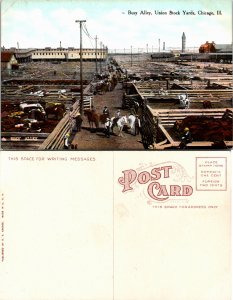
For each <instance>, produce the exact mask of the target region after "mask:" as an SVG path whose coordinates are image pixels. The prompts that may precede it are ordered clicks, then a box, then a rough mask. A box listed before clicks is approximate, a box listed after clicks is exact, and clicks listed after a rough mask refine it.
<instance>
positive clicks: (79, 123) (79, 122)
mask: <svg viewBox="0 0 233 300" xmlns="http://www.w3.org/2000/svg"><path fill="white" fill-rule="evenodd" d="M74 119H75V122H76V128H77V132H80V131H81V126H82V122H83V119H82V117H81V115H80V113H79V112H78V113H76V115H75V117H74Z"/></svg>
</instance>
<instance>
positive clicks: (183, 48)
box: [181, 32, 186, 52]
mask: <svg viewBox="0 0 233 300" xmlns="http://www.w3.org/2000/svg"><path fill="white" fill-rule="evenodd" d="M185 47H186V36H185V34H184V32H183V34H182V50H181V51H182V52H185Z"/></svg>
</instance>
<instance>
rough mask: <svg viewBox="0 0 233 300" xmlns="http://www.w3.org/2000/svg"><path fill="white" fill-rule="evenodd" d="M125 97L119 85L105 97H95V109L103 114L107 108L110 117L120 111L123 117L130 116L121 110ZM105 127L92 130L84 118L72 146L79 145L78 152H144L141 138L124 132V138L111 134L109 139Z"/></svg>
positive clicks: (73, 138) (126, 111)
mask: <svg viewBox="0 0 233 300" xmlns="http://www.w3.org/2000/svg"><path fill="white" fill-rule="evenodd" d="M122 95H123V89H122V84H121V83H118V84H117V86H116V87H115V89H114V90H113V91H111V92H107V93H106V94H104V95H95V96H94V107H95V109H96V111H97V113H99V114H102V111H103V108H104V106H107V107H108V109H109V112H110V116H111V117H113V116H114V115H115V112H116V111H117V110H118V109H120V111H121V115H122V116H123V115H126V114H128V115H129V113H130V112H129V111H128V110H123V109H122V108H121V99H122ZM103 127H104V126H103V125H102V124H100V128H99V129H97V130H91V129H90V127H89V123H88V121H87V118H86V117H85V116H83V123H82V130H81V132H76V133H74V135H73V137H72V138H71V139H72V144H73V145H77V149H78V150H144V147H143V145H142V143H141V136H140V135H137V136H134V135H131V134H130V133H127V132H123V137H121V136H118V135H117V132H116V134H111V136H110V138H107V137H106V136H105V134H104V132H103Z"/></svg>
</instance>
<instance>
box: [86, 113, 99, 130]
mask: <svg viewBox="0 0 233 300" xmlns="http://www.w3.org/2000/svg"><path fill="white" fill-rule="evenodd" d="M84 116H86V117H87V119H88V122H89V126H90V128H93V127H94V124H95V127H96V128H98V127H99V115H98V114H97V113H96V112H95V111H93V110H91V109H85V110H84Z"/></svg>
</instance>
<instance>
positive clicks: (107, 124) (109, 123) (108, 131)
mask: <svg viewBox="0 0 233 300" xmlns="http://www.w3.org/2000/svg"><path fill="white" fill-rule="evenodd" d="M104 126H105V136H106V137H108V138H110V130H111V126H112V122H111V120H110V119H109V118H107V119H106V123H105V124H104Z"/></svg>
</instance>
